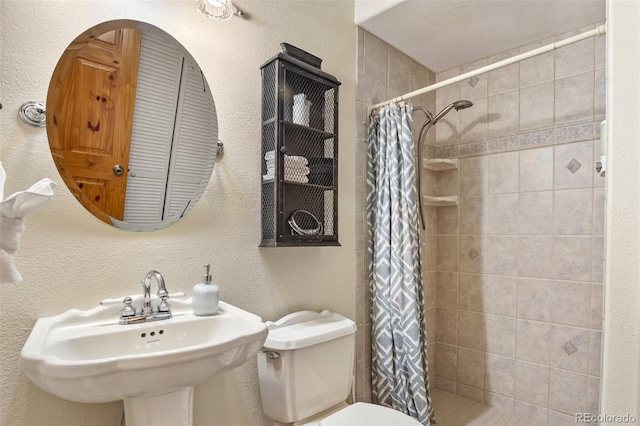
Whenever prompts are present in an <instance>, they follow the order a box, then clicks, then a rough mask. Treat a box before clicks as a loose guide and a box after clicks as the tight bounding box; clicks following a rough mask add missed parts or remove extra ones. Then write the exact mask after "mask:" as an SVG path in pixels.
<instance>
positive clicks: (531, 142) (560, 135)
mask: <svg viewBox="0 0 640 426" xmlns="http://www.w3.org/2000/svg"><path fill="white" fill-rule="evenodd" d="M598 138H600V121H592V122H588V123H579V124H574V125H571V126H563V127H557V128H554V129H544V130H539V131H536V132H530V133H522V134H517V135H511V136H505V137H501V138H498V139H491V140H487V141H480V142H477V141H476V142H470V143H461V144H455V145H449V144H444V145H443V144H439V146H438V147H437V148H436V147H432V146H429V147H428V148H427V149H428V150H427V156H428V157H430V158H433V157H434V150H435V157H437V158H464V157H475V156H479V155H486V154H494V153H498V152H508V151H518V150H521V149H529V148H534V147H539V146H547V145H561V144H566V143H571V142H580V141H588V140H594V139H598ZM429 148H432V149H431V150H430V149H429Z"/></svg>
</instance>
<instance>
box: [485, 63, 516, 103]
mask: <svg viewBox="0 0 640 426" xmlns="http://www.w3.org/2000/svg"><path fill="white" fill-rule="evenodd" d="M505 59H506V58H505ZM487 76H488V85H487V89H488V94H489V96H493V95H497V94H499V93H504V92H509V91H511V90H516V89H517V88H518V87H519V86H520V65H519V64H517V63H516V64H511V65H507V66H506V67H501V68H498V69H495V70H493V71H489V72H488V73H487Z"/></svg>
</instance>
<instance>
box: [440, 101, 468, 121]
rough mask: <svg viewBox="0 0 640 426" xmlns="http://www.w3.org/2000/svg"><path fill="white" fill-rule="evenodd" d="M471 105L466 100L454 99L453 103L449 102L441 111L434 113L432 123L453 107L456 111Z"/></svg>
mask: <svg viewBox="0 0 640 426" xmlns="http://www.w3.org/2000/svg"><path fill="white" fill-rule="evenodd" d="M472 106H473V103H472V102H471V101H467V100H461V101H455V102H453V103H450V104H449V105H447V106H446V107H444V108H442V111H440V112H439V113H438V114H436V116H435V117H434V118H433V124H435V123H437V122H438V120H440V119H441V118H442V117H444V116H445V115H447V114H448V113H449V111H451V110H452V109H454V108H455V110H456V111H460V110H461V109H467V108H470V107H472Z"/></svg>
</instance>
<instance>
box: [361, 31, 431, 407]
mask: <svg viewBox="0 0 640 426" xmlns="http://www.w3.org/2000/svg"><path fill="white" fill-rule="evenodd" d="M434 82H435V74H434V73H433V72H431V71H430V70H429V69H427V68H425V67H424V66H422V65H420V64H418V63H417V62H416V61H414V60H413V59H411V58H409V57H408V56H406V55H405V54H403V53H402V52H400V51H398V50H397V49H395V48H394V47H392V46H390V45H388V44H387V43H385V42H384V41H382V40H380V39H379V38H377V37H375V36H373V35H371V34H370V33H368V32H366V31H364V30H363V29H361V28H358V79H357V84H358V93H357V97H356V101H357V102H356V108H357V114H356V116H357V117H358V119H359V120H360V123H358V126H357V129H358V134H357V141H356V143H357V146H356V161H357V162H358V163H357V167H356V188H357V197H356V215H357V218H356V250H357V253H356V254H357V256H356V258H357V259H358V267H357V268H356V274H357V276H356V316H357V318H356V324H357V326H358V331H357V334H356V399H357V400H358V401H367V402H370V401H371V337H370V336H371V318H370V315H369V309H370V295H369V280H368V276H369V272H368V256H367V238H368V237H367V227H366V223H367V218H366V170H367V132H368V129H367V127H368V120H367V107H368V106H369V105H372V104H375V103H378V102H382V101H385V100H387V99H390V98H393V97H396V96H399V95H402V94H404V93H408V92H410V91H413V90H416V89H419V88H421V87H425V86H428V85H429V84H433V83H434ZM412 102H413V104H414V105H415V106H423V107H424V108H425V109H427V110H429V111H433V110H434V108H435V93H433V92H432V93H430V94H427V95H423V96H421V97H417V98H414V99H413V100H412ZM414 120H415V121H414V134H415V135H416V137H417V133H418V131H419V129H420V127H421V126H422V124H423V123H424V121H425V118H424V114H422V113H416V114H414ZM428 136H429V140H428V142H429V144H430V147H429V150H430V151H431V152H432V155H435V132H429V135H428ZM428 210H431V211H430V216H431V217H434V216H435V209H434V208H433V207H430V208H429V209H428ZM433 232H435V228H434V231H433ZM424 254H425V253H424V251H423V259H426V258H425V256H424ZM424 263H425V262H424V260H423V264H424ZM429 276H431V277H432V279H431V281H430V282H428V283H425V285H426V287H430V288H431V291H428V293H429V294H433V295H434V296H435V276H436V272H435V263H433V264H432V269H431V273H430V274H429ZM428 300H429V301H430V302H429V303H430V304H429V305H428V306H429V309H428V310H427V322H428V324H432V325H433V326H432V327H430V330H429V332H430V333H431V335H430V336H429V341H431V342H433V343H432V344H430V345H429V352H430V358H431V359H434V358H435V349H436V344H435V316H436V308H435V297H430V298H429V299H428ZM434 367H435V363H433V362H432V363H431V365H430V369H431V370H432V375H433V374H434V373H433V368H434Z"/></svg>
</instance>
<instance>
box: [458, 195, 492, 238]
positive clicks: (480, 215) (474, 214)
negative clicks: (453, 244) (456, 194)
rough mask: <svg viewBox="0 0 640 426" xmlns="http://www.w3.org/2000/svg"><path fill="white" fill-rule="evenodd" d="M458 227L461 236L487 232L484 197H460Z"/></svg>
mask: <svg viewBox="0 0 640 426" xmlns="http://www.w3.org/2000/svg"><path fill="white" fill-rule="evenodd" d="M459 209H460V227H459V231H460V234H461V235H479V234H484V233H486V230H487V201H486V196H479V197H475V196H474V197H466V196H465V197H460V205H459Z"/></svg>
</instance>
